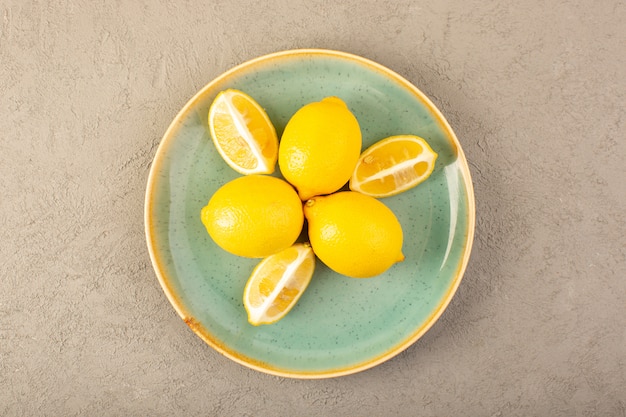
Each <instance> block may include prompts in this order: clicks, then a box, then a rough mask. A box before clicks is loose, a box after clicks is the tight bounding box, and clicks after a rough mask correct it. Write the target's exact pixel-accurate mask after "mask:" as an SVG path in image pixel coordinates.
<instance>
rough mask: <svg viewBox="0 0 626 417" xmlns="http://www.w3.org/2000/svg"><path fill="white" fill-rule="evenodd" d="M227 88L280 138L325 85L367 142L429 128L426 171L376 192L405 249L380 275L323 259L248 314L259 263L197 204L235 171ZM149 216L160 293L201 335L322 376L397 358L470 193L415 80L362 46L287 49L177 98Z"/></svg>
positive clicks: (459, 262) (442, 285)
mask: <svg viewBox="0 0 626 417" xmlns="http://www.w3.org/2000/svg"><path fill="white" fill-rule="evenodd" d="M226 88H237V89H240V90H242V91H245V92H246V93H248V94H250V95H251V96H252V97H254V98H255V99H256V100H257V101H258V102H259V103H260V104H261V106H263V107H264V108H265V109H266V110H267V113H268V114H269V116H270V118H271V119H272V121H273V122H274V124H275V126H276V130H277V132H278V134H279V137H280V134H281V133H282V131H283V129H284V127H285V124H286V123H287V121H288V120H289V118H290V117H291V115H292V114H293V113H294V112H295V111H296V110H297V109H298V108H300V107H301V106H303V105H305V104H307V103H309V102H311V101H317V100H320V99H322V98H323V97H325V96H330V95H334V96H338V97H340V98H342V99H343V100H344V101H345V102H346V103H347V104H348V106H349V107H350V109H351V110H352V111H353V113H354V114H355V116H356V117H357V119H358V120H359V123H360V126H361V129H362V132H363V149H365V148H366V147H367V146H369V145H371V144H372V143H374V142H376V141H378V140H380V139H383V138H385V137H387V136H391V135H398V134H416V135H419V136H422V137H424V138H425V139H426V140H427V141H428V142H429V143H430V145H431V146H432V148H433V149H434V150H435V151H436V152H437V153H438V154H439V158H438V159H437V165H436V167H435V171H434V172H433V174H432V176H431V177H430V178H429V179H428V180H427V181H426V182H424V183H422V184H421V185H419V186H418V187H417V188H414V189H412V190H410V191H407V192H405V193H403V194H400V195H397V196H394V197H390V198H386V199H383V200H382V201H383V202H384V203H385V204H387V205H388V206H389V207H390V208H391V209H392V210H393V211H394V212H395V213H396V216H397V217H398V219H399V220H400V223H401V224H402V227H403V230H404V235H405V239H404V246H403V252H404V254H405V255H406V260H405V261H404V262H402V263H400V264H397V265H395V266H393V267H392V268H391V269H390V270H388V271H387V272H386V273H385V274H384V275H381V276H378V277H375V278H370V279H360V280H359V279H351V278H346V277H343V276H340V275H338V274H335V273H334V272H332V271H330V270H329V269H328V268H326V267H325V266H324V265H323V264H321V263H320V262H318V263H317V269H316V272H315V275H314V277H313V280H312V282H311V284H310V286H309V288H308V289H307V291H306V292H305V293H304V295H303V296H302V298H301V299H300V301H299V302H298V304H297V305H296V307H295V308H294V309H293V310H292V311H291V312H290V313H289V314H288V315H287V316H286V317H285V318H284V319H282V320H281V321H280V322H278V323H276V324H273V325H269V326H261V327H254V326H251V325H250V324H248V322H247V319H246V312H245V309H244V307H243V302H242V294H243V288H244V286H245V283H246V281H247V278H248V276H249V275H250V272H251V271H252V269H253V268H254V266H255V265H256V264H257V263H258V262H259V261H258V260H254V259H245V258H240V257H237V256H234V255H230V254H228V253H226V252H224V251H222V250H221V249H220V248H218V247H217V246H216V245H215V244H214V243H213V241H212V240H211V238H210V237H209V236H208V234H207V233H206V230H205V229H204V226H203V225H202V223H201V222H200V210H201V208H202V207H203V206H204V205H205V204H206V203H207V201H208V200H209V198H210V197H211V195H212V194H213V193H214V192H215V191H216V190H217V189H218V188H219V187H220V186H221V185H222V184H224V183H226V182H227V181H229V180H231V179H234V178H236V177H237V176H239V174H237V173H236V172H235V171H233V170H232V169H231V168H229V167H228V166H227V165H226V163H224V162H223V161H222V160H221V158H220V156H219V155H218V153H217V151H216V150H215V148H214V146H213V144H212V142H211V138H210V137H209V133H208V128H207V112H208V109H209V106H210V104H211V102H212V101H213V99H214V98H215V96H216V95H217V93H218V92H219V91H221V90H224V89H226ZM277 171H278V170H277ZM275 175H277V176H280V173H279V172H277V173H276V174H275ZM145 222H146V236H147V243H148V248H149V251H150V256H151V259H152V263H153V265H154V269H155V271H156V274H157V276H158V279H159V281H160V283H161V286H162V287H163V290H164V291H165V293H166V294H167V297H168V298H169V300H170V302H171V303H172V305H173V306H174V308H175V309H176V311H177V312H178V314H179V315H180V316H181V317H182V318H183V320H184V321H185V322H186V323H187V324H188V325H189V326H190V327H191V329H192V330H193V331H194V332H195V333H196V334H198V335H199V336H200V337H201V338H202V339H203V340H204V341H206V343H208V344H209V345H210V346H212V347H213V348H215V349H216V350H217V351H219V352H221V353H222V354H224V355H226V356H227V357H229V358H231V359H233V360H235V361H237V362H239V363H241V364H243V365H246V366H248V367H251V368H253V369H256V370H259V371H263V372H267V373H270V374H274V375H282V376H287V377H296V378H324V377H333V376H340V375H346V374H350V373H354V372H357V371H361V370H364V369H367V368H370V367H373V366H375V365H377V364H379V363H381V362H383V361H385V360H387V359H390V358H392V357H393V356H395V355H397V354H398V353H400V352H401V351H403V350H404V349H406V348H407V347H409V346H410V345H411V344H413V343H414V342H415V341H416V340H417V339H419V337H420V336H421V335H423V334H424V333H425V332H426V331H427V330H428V329H429V328H430V327H431V326H432V324H433V323H434V322H435V321H436V320H437V319H438V318H439V316H440V315H441V313H442V312H443V310H444V309H445V308H446V306H447V305H448V303H449V302H450V300H451V298H452V297H453V295H454V293H455V291H456V289H457V287H458V285H459V283H460V281H461V278H462V276H463V272H464V270H465V267H466V265H467V262H468V259H469V253H470V249H471V244H472V239H473V233H474V197H473V191H472V183H471V179H470V174H469V170H468V166H467V162H466V160H465V157H464V155H463V152H462V150H461V147H460V145H459V142H458V140H457V139H456V137H455V135H454V133H453V132H452V129H451V128H450V126H449V125H448V123H447V122H446V121H445V119H444V117H443V116H442V115H441V114H440V112H439V111H438V110H437V109H436V108H435V106H434V105H433V104H432V103H431V102H430V101H429V100H428V99H427V98H426V97H425V96H424V95H423V94H422V93H421V92H420V91H419V90H418V89H417V88H416V87H414V86H413V85H411V84H410V83H409V82H408V81H406V80H405V79H403V78H402V77H401V76H399V75H397V74H395V73H394V72H392V71H390V70H388V69H386V68H385V67H382V66H381V65H379V64H376V63H374V62H371V61H369V60H366V59H364V58H361V57H358V56H354V55H350V54H346V53H342V52H336V51H327V50H293V51H285V52H279V53H276V54H272V55H268V56H263V57H260V58H257V59H254V60H252V61H249V62H246V63H244V64H242V65H239V66H237V67H235V68H233V69H232V70H230V71H228V72H226V73H224V74H223V75H221V76H220V77H218V78H217V79H215V80H213V81H212V82H210V83H209V84H208V85H206V86H205V87H204V88H203V89H202V90H201V91H199V92H198V93H197V94H196V95H195V96H194V97H193V98H192V99H191V100H190V101H189V102H188V103H187V104H186V105H185V106H184V107H183V109H182V110H181V111H180V113H179V114H178V115H177V116H176V118H175V119H174V121H173V122H172V124H171V125H170V127H169V129H168V130H167V132H166V133H165V136H164V137H163V140H162V142H161V144H160V146H159V148H158V151H157V154H156V156H155V159H154V162H153V165H152V168H151V171H150V176H149V180H148V187H147V192H146V207H145Z"/></svg>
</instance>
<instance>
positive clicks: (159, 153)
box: [144, 48, 476, 379]
mask: <svg viewBox="0 0 626 417" xmlns="http://www.w3.org/2000/svg"><path fill="white" fill-rule="evenodd" d="M305 56H316V57H330V58H338V59H344V60H347V61H353V62H355V63H357V64H359V65H364V66H366V67H369V68H370V69H373V70H375V71H376V72H379V73H382V75H384V76H386V77H388V78H390V79H392V80H393V81H395V82H397V83H398V84H400V85H401V86H402V87H403V88H405V89H406V90H408V91H409V92H411V93H412V94H413V95H415V96H416V98H417V99H419V100H420V101H422V102H423V103H424V105H426V106H427V107H428V110H429V111H430V112H431V113H432V114H433V116H434V118H435V119H436V121H437V122H438V123H439V124H440V126H441V128H442V129H443V131H444V133H446V135H447V137H448V138H449V139H451V140H452V145H453V146H454V147H455V151H456V153H457V160H458V162H459V165H460V171H461V173H462V177H463V182H464V185H465V189H466V190H467V236H466V237H465V241H464V245H463V251H464V252H463V256H462V258H461V260H460V263H459V265H458V266H457V270H456V271H455V273H454V278H453V281H452V284H451V285H450V286H449V288H448V289H447V291H446V293H445V295H444V297H443V298H442V299H441V302H440V303H439V304H438V305H437V307H436V308H435V309H434V310H433V311H432V313H431V315H430V316H429V317H428V318H427V319H426V320H425V321H424V323H422V325H421V326H420V327H418V328H416V329H415V331H414V332H413V333H412V334H411V336H410V337H408V338H406V339H405V340H404V341H402V342H400V343H398V344H396V345H394V346H392V347H390V348H389V349H387V350H386V351H385V352H384V353H383V354H380V355H378V356H376V357H373V358H370V359H369V360H367V361H364V362H362V363H359V364H357V365H353V366H347V367H344V368H338V369H333V370H329V371H321V372H315V371H310V372H300V371H294V370H288V369H282V368H278V367H275V366H271V365H270V364H267V363H265V362H261V361H259V360H256V359H254V358H251V357H248V356H245V355H242V354H238V353H237V352H234V351H232V350H229V349H228V348H227V346H225V344H224V343H223V342H221V341H220V340H219V339H217V338H215V337H211V335H210V333H209V332H208V331H206V329H204V327H203V326H202V324H201V323H200V322H198V321H197V320H196V319H195V318H193V315H192V314H189V313H188V312H187V311H186V309H185V308H184V305H183V303H182V302H181V301H180V299H179V298H178V296H177V295H176V293H175V292H174V291H173V290H172V288H171V286H170V284H169V280H168V277H167V276H166V274H165V272H164V271H165V270H164V269H163V268H162V267H161V265H162V263H163V262H162V261H161V260H160V259H159V256H158V255H157V250H156V242H155V236H154V235H155V234H154V233H153V232H152V229H153V223H152V219H153V216H152V212H153V207H154V205H153V196H154V195H153V192H154V187H155V183H156V178H157V176H158V173H159V172H161V170H159V169H158V168H159V167H160V166H161V164H162V161H163V159H164V156H165V155H166V151H167V149H168V148H169V145H170V142H171V141H172V133H173V132H174V131H175V130H176V129H177V127H178V125H179V121H180V120H181V119H182V118H183V116H184V115H185V114H187V112H188V110H189V109H190V108H191V107H192V106H193V105H194V104H195V103H196V102H197V101H198V100H199V99H200V98H201V97H202V96H203V95H205V94H206V93H207V92H208V91H210V90H211V88H212V86H213V85H215V84H217V83H219V82H221V81H223V80H225V79H227V78H229V77H231V76H233V75H235V74H237V73H239V72H240V71H242V70H244V69H246V68H250V67H254V66H256V65H258V64H262V63H265V62H269V61H273V60H278V59H284V58H294V57H305ZM475 223H476V207H475V200H474V188H473V182H472V178H471V173H470V170H469V164H468V162H467V159H466V157H465V153H464V152H463V148H462V147H461V145H460V142H459V140H458V138H457V137H456V134H455V133H454V131H453V130H452V127H451V126H450V124H449V123H448V121H447V120H446V118H445V117H444V115H443V114H442V113H441V111H440V110H439V109H438V108H437V107H436V106H435V105H434V104H433V102H432V101H431V100H430V99H429V98H428V97H427V96H426V95H425V94H424V93H423V92H422V91H421V90H420V89H418V88H417V87H416V86H415V85H413V84H412V83H411V82H409V81H408V80H407V79H406V78H404V77H403V76H401V75H400V74H398V73H396V72H395V71H393V70H391V69H389V68H387V67H385V66H383V65H381V64H379V63H377V62H374V61H372V60H370V59H368V58H364V57H362V56H359V55H355V54H352V53H349V52H343V51H338V50H332V49H318V48H305V49H288V50H283V51H278V52H273V53H270V54H265V55H261V56H258V57H256V58H253V59H250V60H247V61H244V62H242V63H240V64H238V65H236V66H234V67H232V68H230V69H229V70H227V71H225V72H223V73H221V74H220V75H218V76H217V77H215V78H214V79H212V80H211V81H209V82H208V83H207V84H205V85H204V86H203V87H202V88H201V89H200V90H199V91H198V92H196V94H194V95H193V96H192V97H191V98H190V99H189V100H188V101H187V102H186V103H185V105H184V106H183V107H182V108H181V109H180V110H179V111H178V113H177V114H176V116H175V117H174V119H173V120H172V122H171V123H170V125H169V126H168V128H167V130H166V131H165V133H164V134H163V137H162V138H161V140H160V142H159V145H158V147H157V150H156V152H155V154H154V157H153V160H152V163H151V166H150V171H149V174H148V180H147V184H146V194H145V200H144V228H145V235H146V243H147V247H148V252H149V255H150V260H151V263H152V266H153V269H154V272H155V274H156V276H157V278H158V280H159V284H160V285H161V288H162V290H163V292H164V293H165V295H166V296H167V299H168V301H169V302H170V304H171V305H172V306H173V307H174V309H175V311H176V312H177V314H178V315H179V316H180V317H181V318H182V319H183V321H184V322H185V323H186V324H187V326H188V327H189V328H190V329H191V330H192V331H193V332H194V333H195V334H196V335H197V336H199V337H200V338H201V339H202V340H204V342H205V343H206V344H208V345H209V346H211V347H212V348H213V349H215V350H216V351H218V352H219V353H220V354H222V355H224V356H226V357H227V358H229V359H231V360H233V361H235V362H237V363H239V364H241V365H243V366H246V367H248V368H251V369H254V370H256V371H260V372H263V373H266V374H270V375H275V376H280V377H288V378H297V379H322V378H334V377H339V376H345V375H350V374H354V373H357V372H361V371H364V370H367V369H370V368H373V367H375V366H377V365H379V364H381V363H383V362H385V361H387V360H389V359H391V358H393V357H395V356H397V355H398V354H400V353H401V352H403V351H404V350H406V349H407V348H409V347H410V346H411V345H413V344H414V343H415V342H417V340H419V339H420V338H421V337H422V336H423V335H424V334H425V333H426V332H427V331H428V330H429V329H430V328H431V327H432V326H433V325H434V324H435V323H436V322H437V320H438V319H439V317H440V316H441V315H442V314H443V312H444V311H445V310H446V308H447V307H448V305H449V304H450V302H451V300H452V298H453V297H454V295H455V294H456V291H457V289H458V287H459V285H460V283H461V281H462V279H463V276H464V274H465V270H466V269H467V265H468V263H469V258H470V255H471V251H472V246H473V241H474V232H475Z"/></svg>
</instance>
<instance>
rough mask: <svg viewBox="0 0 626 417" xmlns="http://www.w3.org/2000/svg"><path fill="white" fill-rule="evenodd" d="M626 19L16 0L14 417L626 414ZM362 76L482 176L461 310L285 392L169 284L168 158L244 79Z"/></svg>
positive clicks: (490, 5)
mask: <svg viewBox="0 0 626 417" xmlns="http://www.w3.org/2000/svg"><path fill="white" fill-rule="evenodd" d="M625 21H626V4H625V3H624V1H622V0H603V1H594V0H556V1H552V2H545V1H539V0H523V1H517V2H512V1H504V0H481V1H478V0H469V1H461V0H444V1H437V2H432V1H391V0H386V1H378V0H377V1H364V2H360V1H354V0H351V1H345V2H336V1H326V0H311V1H306V2H304V1H287V0H281V1H269V2H249V1H243V0H230V1H210V2H199V1H181V2H176V1H173V2H172V1H165V0H158V1H144V0H138V1H131V0H128V1H117V2H86V1H85V2H79V1H74V0H55V1H33V0H2V1H0V157H1V165H0V170H1V171H0V174H1V178H2V180H1V182H0V184H1V185H0V191H1V198H0V222H1V224H2V227H1V228H0V254H1V259H2V262H0V276H1V279H2V284H1V285H2V287H1V288H2V289H1V291H0V415H3V416H5V415H6V416H35V415H50V416H60V415H67V416H72V415H89V416H97V415H104V416H109V415H110V416H119V415H150V416H173V415H180V416H195V415H210V416H253V415H254V416H284V415H298V416H317V415H329V416H330V415H332V416H353V415H378V416H409V415H420V416H444V415H445V416H456V415H467V416H531V415H532V416H622V417H623V416H625V415H626V389H625V388H624V387H625V386H626V332H625V329H626V238H625V234H626V217H625V216H626V186H625V185H624V180H625V179H626V169H625V164H624V159H625V157H626V137H625V133H626V126H625V123H626V111H625V105H624V104H625V103H626V54H625V53H624V45H625V44H626V43H625V41H626V26H625V25H624V22H625ZM301 47H318V48H330V49H339V50H343V51H347V52H352V53H356V54H360V55H363V56H365V57H367V58H370V59H373V60H375V61H378V62H380V63H382V64H383V65H386V66H388V67H390V68H392V69H394V70H396V71H397V72H399V73H400V74H402V75H404V76H405V77H407V78H408V79H409V80H411V81H412V82H413V83H415V84H416V85H417V86H418V87H419V88H421V89H422V90H423V91H424V92H425V93H426V94H428V95H429V96H430V97H431V98H432V99H433V101H434V102H435V103H436V104H437V105H438V106H439V107H440V108H441V110H442V111H443V112H444V114H445V115H446V116H447V117H448V119H449V121H450V123H451V125H452V126H453V128H454V129H455V131H456V133H457V135H458V136H459V138H460V141H461V143H462V145H463V147H464V149H465V151H466V154H467V157H468V160H469V162H470V166H471V169H472V174H473V179H474V183H475V192H476V202H477V230H476V240H475V246H474V251H473V254H472V258H471V261H470V265H469V267H468V270H467V273H466V276H465V279H464V281H463V282H462V283H461V286H460V288H459V291H458V293H457V294H456V296H455V298H454V299H453V301H452V303H451V305H450V306H449V308H448V310H447V311H446V312H445V313H444V314H443V316H442V318H441V319H440V321H438V322H437V323H436V324H435V326H434V327H433V328H432V329H431V330H430V331H429V332H428V333H427V334H426V336H425V337H423V338H422V339H421V340H419V341H418V342H417V343H416V344H415V345H413V346H412V347H411V348H409V349H408V350H407V351H405V352H404V353H402V354H401V355H399V356H398V357H396V358H394V359H393V360H391V361H388V362H386V363H384V364H382V365H380V366H378V367H376V368H374V369H371V370H369V371H366V372H362V373H359V374H356V375H352V376H348V377H343V378H338V379H332V380H319V381H299V380H291V379H282V378H278V377H272V376H268V375H265V374H261V373H258V372H255V371H252V370H249V369H247V368H245V367H242V366H240V365H238V364H236V363H234V362H232V361H230V360H228V359H226V358H224V357H222V356H221V355H220V354H218V353H216V352H215V351H213V350H212V349H211V348H209V347H208V346H206V345H204V343H203V342H202V341H201V340H200V339H199V338H198V337H196V336H195V335H194V334H193V333H192V332H191V331H190V330H189V328H188V327H187V326H186V325H185V324H184V323H183V322H182V320H181V319H180V318H179V317H178V316H177V315H176V313H175V312H174V310H173V308H172V307H171V306H170V304H169V303H168V301H167V299H166V297H165V295H164V294H163V292H162V291H161V289H160V287H159V284H158V282H157V279H156V277H155V274H154V272H153V270H152V267H151V264H150V261H149V257H148V254H147V250H146V245H145V239H144V233H143V201H144V200H143V199H144V190H145V186H146V179H147V174H148V170H149V167H150V164H151V160H152V157H153V156H154V152H155V150H156V147H157V145H158V143H159V140H160V138H161V136H162V134H163V133H164V131H165V129H166V128H167V126H168V124H169V123H170V121H171V120H172V118H173V117H174V115H175V114H176V113H177V112H178V110H179V109H180V108H181V107H182V105H183V104H184V103H185V102H186V101H187V100H188V99H189V98H190V97H191V96H192V95H193V94H194V93H195V92H196V91H197V90H198V89H199V88H200V87H201V86H203V85H204V84H205V83H207V82H208V81H210V80H211V79H212V78H213V77H215V76H217V75H218V74H220V73H221V72H223V71H224V70H226V69H228V68H230V67H231V66H233V65H235V64H238V63H241V62H243V61H244V60H247V59H250V58H253V57H256V56H259V55H263V54H265V53H269V52H274V51H278V50H283V49H291V48H301Z"/></svg>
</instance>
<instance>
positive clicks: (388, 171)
mask: <svg viewBox="0 0 626 417" xmlns="http://www.w3.org/2000/svg"><path fill="white" fill-rule="evenodd" d="M436 159H437V154H436V153H435V152H434V151H433V150H432V149H431V147H430V146H429V145H428V143H427V142H426V141H425V140H424V139H422V138H420V137H419V136H413V135H399V136H391V137H389V138H386V139H383V140H381V141H379V142H377V143H375V144H373V145H372V146H370V147H369V148H367V149H366V150H365V151H364V152H363V153H362V154H361V156H360V157H359V161H358V162H357V165H356V168H355V170H354V173H353V174H352V177H351V178H350V189H351V190H353V191H358V192H360V193H363V194H367V195H370V196H372V197H378V198H382V197H389V196H392V195H396V194H399V193H401V192H403V191H406V190H408V189H410V188H413V187H415V186H416V185H418V184H420V183H421V182H423V181H424V180H425V179H426V178H428V177H429V176H430V174H431V173H432V172H433V169H434V167H435V160H436Z"/></svg>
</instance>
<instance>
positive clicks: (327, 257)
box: [304, 191, 404, 278]
mask: <svg viewBox="0 0 626 417" xmlns="http://www.w3.org/2000/svg"><path fill="white" fill-rule="evenodd" d="M304 216H305V217H306V219H307V220H308V224H309V239H310V242H311V246H312V247H313V252H315V254H316V255H317V257H318V258H319V259H320V260H321V261H322V262H324V263H325V264H326V265H327V266H328V267H329V268H331V269H332V270H334V271H335V272H338V273H340V274H343V275H346V276H349V277H353V278H367V277H372V276H375V275H379V274H382V273H383V272H385V271H386V270H387V269H389V268H390V267H391V266H392V265H393V264H394V263H396V262H400V261H402V260H404V255H403V254H402V227H401V225H400V222H399V221H398V219H397V218H396V216H395V214H394V213H393V212H392V211H391V210H390V209H389V208H388V207H387V206H386V205H384V204H383V203H382V202H380V201H379V200H376V199H375V198H374V197H370V196H367V195H364V194H361V193H357V192H354V191H343V192H339V193H335V194H331V195H329V196H318V197H314V198H312V199H310V200H308V201H307V202H306V204H305V205H304Z"/></svg>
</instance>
